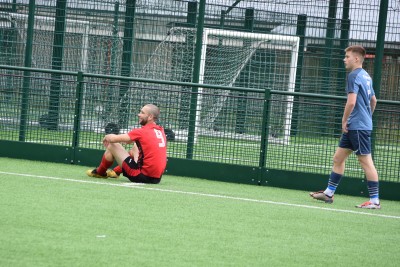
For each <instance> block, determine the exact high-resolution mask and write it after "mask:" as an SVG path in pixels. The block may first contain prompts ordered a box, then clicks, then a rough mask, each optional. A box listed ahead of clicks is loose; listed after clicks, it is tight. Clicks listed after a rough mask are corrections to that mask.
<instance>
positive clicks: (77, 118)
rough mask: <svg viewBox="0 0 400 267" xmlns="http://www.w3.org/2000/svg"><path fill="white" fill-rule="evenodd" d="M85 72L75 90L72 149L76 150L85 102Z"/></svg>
mask: <svg viewBox="0 0 400 267" xmlns="http://www.w3.org/2000/svg"><path fill="white" fill-rule="evenodd" d="M83 79H84V77H83V72H82V71H79V72H78V76H77V78H76V82H77V85H76V90H75V112H74V130H73V135H72V148H73V149H76V148H77V147H78V146H79V133H80V124H81V118H82V102H83Z"/></svg>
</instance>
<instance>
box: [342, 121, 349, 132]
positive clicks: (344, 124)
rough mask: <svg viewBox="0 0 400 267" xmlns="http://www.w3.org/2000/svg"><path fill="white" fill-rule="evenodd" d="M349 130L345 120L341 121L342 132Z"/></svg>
mask: <svg viewBox="0 0 400 267" xmlns="http://www.w3.org/2000/svg"><path fill="white" fill-rule="evenodd" d="M348 131H349V130H347V121H345V122H342V132H343V133H347V132H348Z"/></svg>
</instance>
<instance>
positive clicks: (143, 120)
mask: <svg viewBox="0 0 400 267" xmlns="http://www.w3.org/2000/svg"><path fill="white" fill-rule="evenodd" d="M139 123H140V125H142V126H145V125H146V123H147V118H146V119H142V120H141V121H140V122H139Z"/></svg>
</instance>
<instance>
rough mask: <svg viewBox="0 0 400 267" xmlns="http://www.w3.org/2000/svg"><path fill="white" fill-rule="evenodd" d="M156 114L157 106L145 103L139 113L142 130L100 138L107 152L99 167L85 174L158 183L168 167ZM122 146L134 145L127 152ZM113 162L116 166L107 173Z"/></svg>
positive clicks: (161, 130) (162, 130) (164, 142)
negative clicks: (123, 144) (121, 175)
mask: <svg viewBox="0 0 400 267" xmlns="http://www.w3.org/2000/svg"><path fill="white" fill-rule="evenodd" d="M159 115H160V110H159V108H158V107H157V106H155V105H152V104H147V105H145V106H144V107H142V109H141V110H140V113H139V114H138V117H139V123H140V125H142V127H141V128H138V129H133V130H131V131H130V132H128V133H126V134H119V135H116V134H107V135H106V136H105V137H104V139H103V144H104V147H105V148H106V151H105V152H104V155H103V158H102V160H101V163H100V165H99V166H98V167H97V168H95V169H93V170H88V171H86V174H87V175H88V176H90V177H96V178H108V177H111V178H118V177H119V175H120V174H121V173H122V174H123V175H124V176H125V177H127V178H128V179H129V180H130V181H131V182H135V183H150V184H158V183H159V182H160V181H161V176H162V174H163V172H164V170H165V167H166V164H167V142H166V140H167V139H166V137H165V133H164V129H163V128H162V127H161V126H159V125H157V124H156V121H157V119H158V117H159ZM121 143H127V144H131V143H133V146H132V149H131V150H130V151H129V153H128V151H126V150H125V148H124V147H123V146H122V144H121ZM114 160H115V161H116V162H117V163H118V166H117V167H115V168H114V169H113V170H108V168H109V167H111V165H112V164H113V163H114Z"/></svg>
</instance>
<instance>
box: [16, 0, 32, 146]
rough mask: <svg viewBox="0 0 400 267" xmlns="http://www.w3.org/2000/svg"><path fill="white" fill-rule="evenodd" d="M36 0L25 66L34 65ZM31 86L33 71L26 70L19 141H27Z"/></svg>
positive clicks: (30, 17) (27, 38)
mask: <svg viewBox="0 0 400 267" xmlns="http://www.w3.org/2000/svg"><path fill="white" fill-rule="evenodd" d="M35 5H36V4H35V0H29V14H28V29H27V33H26V45H25V62H24V66H25V67H27V68H30V67H31V66H32V44H33V27H34V24H35ZM30 86H31V72H30V71H28V70H26V71H24V79H23V85H22V88H23V89H22V100H21V117H20V124H19V141H21V142H24V141H25V132H26V123H27V119H28V107H29V91H30Z"/></svg>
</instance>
